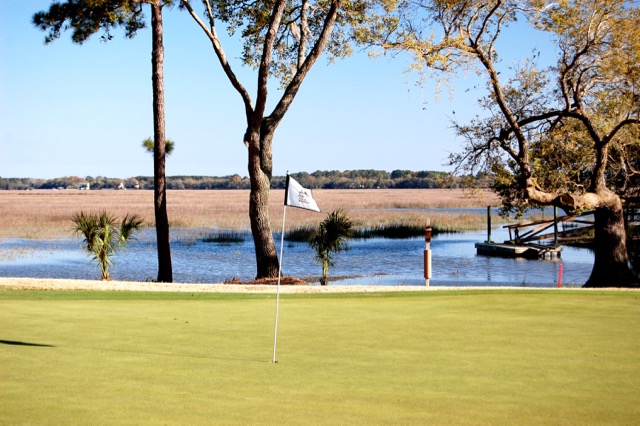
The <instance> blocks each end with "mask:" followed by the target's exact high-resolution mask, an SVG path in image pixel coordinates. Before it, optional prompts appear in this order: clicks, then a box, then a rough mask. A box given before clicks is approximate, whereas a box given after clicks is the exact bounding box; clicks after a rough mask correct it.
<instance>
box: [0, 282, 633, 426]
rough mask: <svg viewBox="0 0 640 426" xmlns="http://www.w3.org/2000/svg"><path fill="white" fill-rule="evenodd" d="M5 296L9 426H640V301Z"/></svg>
mask: <svg viewBox="0 0 640 426" xmlns="http://www.w3.org/2000/svg"><path fill="white" fill-rule="evenodd" d="M274 319H275V299H274V296H273V295H264V294H263V295H242V294H219V295H216V294H157V293H125V292H73V291H56V292H51V291H49V292H46V291H42V292H26V291H0V365H1V367H0V383H2V386H0V404H1V406H2V409H1V410H0V424H61V423H62V424H77V423H94V424H122V423H137V424H140V423H145V424H146V423H149V424H176V423H179V424H183V423H191V424H303V423H304V424H638V419H640V405H639V404H638V398H639V396H640V356H639V354H640V293H639V292H615V291H611V292H609V291H602V292H595V291H583V290H567V291H530V290H529V291H527V290H523V291H517V290H515V291H477V292H476V291H457V292H440V291H434V292H420V293H406V294H401V293H385V294H382V293H374V294H370V293H366V294H365V293H362V294H347V295H337V294H336V295H326V294H325V295H287V296H283V297H282V299H281V301H280V315H279V324H278V340H277V359H278V362H277V363H276V364H274V363H272V356H273V338H274Z"/></svg>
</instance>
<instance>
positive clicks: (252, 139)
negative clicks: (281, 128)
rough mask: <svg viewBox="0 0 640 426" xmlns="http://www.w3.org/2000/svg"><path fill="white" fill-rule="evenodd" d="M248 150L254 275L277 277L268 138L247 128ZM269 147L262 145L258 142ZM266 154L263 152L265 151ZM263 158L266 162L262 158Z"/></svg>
mask: <svg viewBox="0 0 640 426" xmlns="http://www.w3.org/2000/svg"><path fill="white" fill-rule="evenodd" d="M247 134H248V135H249V137H248V138H246V141H247V142H248V152H249V177H250V179H251V196H250V198H249V218H250V221H251V232H252V235H253V243H254V246H255V252H256V265H257V275H256V279H259V278H277V277H278V254H277V251H276V245H275V243H274V241H273V234H272V232H271V218H270V214H269V192H270V187H271V161H270V159H271V149H270V146H271V138H272V137H273V134H272V133H271V134H270V136H269V135H267V136H266V137H265V136H264V135H262V134H260V133H259V132H256V131H253V132H247ZM263 145H267V146H268V147H269V148H268V149H266V150H265V149H264V148H263V147H262V146H263ZM265 154H267V155H265ZM263 157H264V158H263ZM263 160H266V163H265V161H263Z"/></svg>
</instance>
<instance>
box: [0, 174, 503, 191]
mask: <svg viewBox="0 0 640 426" xmlns="http://www.w3.org/2000/svg"><path fill="white" fill-rule="evenodd" d="M291 176H293V177H294V179H296V180H297V181H298V182H300V184H301V185H302V186H304V187H305V188H310V189H374V188H460V187H465V188H469V187H473V188H489V187H490V185H491V178H490V176H488V175H486V174H478V175H476V176H454V175H452V174H451V173H448V172H438V171H417V172H415V171H411V170H394V171H392V172H391V173H389V172H387V171H384V170H345V171H338V170H331V171H320V170H318V171H315V172H313V173H307V172H300V173H292V174H291ZM86 184H89V187H90V189H91V190H95V189H153V177H152V176H136V177H131V178H127V179H118V178H107V177H103V176H97V177H92V176H87V177H84V178H83V177H79V176H65V177H59V178H55V179H33V178H3V177H0V190H25V189H78V188H80V187H81V186H83V185H86ZM284 185H285V176H274V177H273V179H272V180H271V188H272V189H284ZM167 188H168V189H250V188H251V183H250V181H249V178H248V177H246V176H245V177H242V176H240V175H237V174H236V175H231V176H221V177H218V176H168V177H167Z"/></svg>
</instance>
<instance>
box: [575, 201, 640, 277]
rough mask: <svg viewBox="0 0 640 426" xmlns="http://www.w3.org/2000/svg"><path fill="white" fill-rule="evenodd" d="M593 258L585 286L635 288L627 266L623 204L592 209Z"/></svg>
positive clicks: (618, 203) (631, 274)
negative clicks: (593, 221)
mask: <svg viewBox="0 0 640 426" xmlns="http://www.w3.org/2000/svg"><path fill="white" fill-rule="evenodd" d="M594 216H595V241H594V252H595V259H594V263H593V269H592V271H591V276H590V277H589V279H588V280H587V282H586V284H585V285H584V287H638V286H639V285H640V283H639V280H638V278H637V277H635V276H634V274H633V272H632V271H631V268H630V266H629V257H628V253H627V245H626V231H625V226H624V214H623V210H622V203H620V199H618V202H617V205H615V206H611V205H609V206H606V207H599V208H596V210H595V215H594Z"/></svg>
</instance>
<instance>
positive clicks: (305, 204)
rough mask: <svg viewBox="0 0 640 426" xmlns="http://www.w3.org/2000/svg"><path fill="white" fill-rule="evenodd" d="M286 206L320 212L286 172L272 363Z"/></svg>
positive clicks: (274, 337)
mask: <svg viewBox="0 0 640 426" xmlns="http://www.w3.org/2000/svg"><path fill="white" fill-rule="evenodd" d="M287 206H291V207H298V208H301V209H305V210H312V211H314V212H320V208H319V207H318V204H317V203H316V200H314V199H313V196H312V195H311V190H310V189H307V188H304V187H303V186H302V185H300V184H299V183H298V182H296V180H295V179H294V178H292V177H291V176H289V173H288V172H287V180H286V183H285V187H284V207H283V212H282V234H281V235H280V263H279V264H278V289H277V291H276V322H275V326H274V330H273V361H272V362H273V363H274V364H275V363H277V362H278V361H277V358H276V348H277V341H278V311H279V307H280V278H281V275H282V248H283V247H284V225H285V222H286V220H287Z"/></svg>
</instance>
